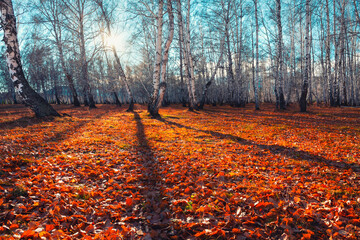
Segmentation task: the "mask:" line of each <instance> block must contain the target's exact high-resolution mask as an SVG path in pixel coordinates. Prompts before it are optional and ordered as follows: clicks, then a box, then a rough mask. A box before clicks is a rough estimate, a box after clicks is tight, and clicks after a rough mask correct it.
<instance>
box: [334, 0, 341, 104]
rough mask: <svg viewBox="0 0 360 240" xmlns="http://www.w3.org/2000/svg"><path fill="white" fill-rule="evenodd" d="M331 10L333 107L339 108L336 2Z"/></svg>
mask: <svg viewBox="0 0 360 240" xmlns="http://www.w3.org/2000/svg"><path fill="white" fill-rule="evenodd" d="M333 8H334V9H333V10H334V32H333V35H334V45H335V66H334V105H333V106H340V89H339V81H338V75H339V74H338V70H339V69H338V68H339V52H338V46H339V42H340V40H339V39H336V18H337V16H336V1H335V0H334V1H333Z"/></svg>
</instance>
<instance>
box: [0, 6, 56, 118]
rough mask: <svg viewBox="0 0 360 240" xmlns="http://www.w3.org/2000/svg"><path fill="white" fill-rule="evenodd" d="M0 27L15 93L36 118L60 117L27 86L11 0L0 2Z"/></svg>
mask: <svg viewBox="0 0 360 240" xmlns="http://www.w3.org/2000/svg"><path fill="white" fill-rule="evenodd" d="M0 8H1V27H2V29H3V31H4V39H3V40H4V42H5V45H6V61H7V65H8V68H9V73H10V78H11V80H12V82H13V84H14V87H15V91H16V92H17V93H19V95H20V96H21V97H22V99H23V100H24V103H25V105H27V106H28V107H30V109H31V110H32V111H33V112H34V113H35V115H36V116H37V117H45V116H60V114H59V113H57V112H56V111H55V109H54V108H53V107H52V106H51V105H50V104H48V103H47V102H46V101H45V100H44V99H43V98H42V97H41V96H40V95H39V94H37V93H36V92H35V91H34V90H33V89H32V88H31V86H30V85H29V83H28V81H27V80H26V78H25V74H24V72H23V68H22V64H21V56H20V49H19V42H18V39H17V29H16V18H15V14H14V9H13V5H12V1H11V0H2V1H0Z"/></svg>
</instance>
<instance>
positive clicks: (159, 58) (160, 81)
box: [148, 0, 174, 117]
mask: <svg viewBox="0 0 360 240" xmlns="http://www.w3.org/2000/svg"><path fill="white" fill-rule="evenodd" d="M163 7H164V1H163V0H159V6H158V13H157V17H156V20H157V37H156V48H155V51H156V58H155V66H154V74H153V93H152V95H151V98H150V102H149V105H148V111H149V113H150V115H151V116H153V117H159V116H160V115H159V108H160V106H161V103H162V101H163V99H164V94H165V90H166V81H165V77H166V68H167V63H168V59H169V50H170V46H171V43H172V40H173V37H174V15H173V8H172V1H171V0H168V1H167V12H168V16H169V35H168V37H167V40H166V43H165V47H164V52H163V51H162V37H163Z"/></svg>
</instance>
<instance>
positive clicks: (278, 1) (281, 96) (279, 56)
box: [275, 0, 285, 109]
mask: <svg viewBox="0 0 360 240" xmlns="http://www.w3.org/2000/svg"><path fill="white" fill-rule="evenodd" d="M276 23H277V28H278V39H277V67H278V69H277V78H278V84H279V85H278V86H275V87H276V88H278V94H279V105H280V109H285V98H284V92H283V89H284V78H283V47H282V41H283V40H282V25H281V0H276Z"/></svg>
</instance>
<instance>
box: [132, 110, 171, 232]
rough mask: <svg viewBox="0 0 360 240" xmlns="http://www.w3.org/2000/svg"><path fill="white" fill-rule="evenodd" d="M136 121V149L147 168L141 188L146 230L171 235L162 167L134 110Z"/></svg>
mask: <svg viewBox="0 0 360 240" xmlns="http://www.w3.org/2000/svg"><path fill="white" fill-rule="evenodd" d="M133 114H134V119H135V121H136V128H137V132H136V138H137V141H138V145H137V146H136V147H135V150H136V152H137V154H138V155H140V156H139V158H138V161H139V162H138V163H139V164H141V165H142V166H143V167H144V168H145V172H144V173H143V174H144V175H145V178H144V179H142V185H143V188H142V189H141V190H140V192H141V194H142V195H143V196H144V198H145V202H146V203H145V205H144V213H145V215H147V217H146V218H147V219H148V221H145V222H144V223H143V224H144V226H143V227H145V229H144V230H145V232H149V231H151V230H157V231H160V233H159V236H164V235H165V236H168V235H169V225H170V223H171V222H170V219H169V217H168V212H167V211H168V209H169V208H170V207H169V205H168V203H166V204H164V202H162V201H163V197H164V193H163V189H162V187H163V181H162V179H161V177H160V174H159V169H161V168H160V167H161V166H160V164H159V163H158V161H157V159H156V156H155V154H154V152H153V150H152V149H151V147H150V145H149V142H148V140H147V138H146V134H145V128H144V124H143V123H142V121H141V117H140V116H139V114H138V113H137V112H135V111H134V112H133Z"/></svg>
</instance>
